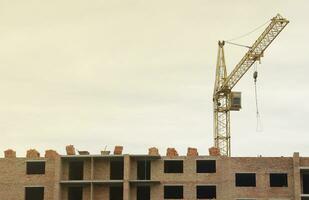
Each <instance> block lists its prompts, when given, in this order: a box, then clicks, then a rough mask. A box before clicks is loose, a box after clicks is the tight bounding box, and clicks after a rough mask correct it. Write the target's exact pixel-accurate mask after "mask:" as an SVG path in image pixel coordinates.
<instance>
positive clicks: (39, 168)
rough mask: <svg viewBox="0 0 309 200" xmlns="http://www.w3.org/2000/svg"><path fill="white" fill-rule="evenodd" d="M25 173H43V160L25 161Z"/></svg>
mask: <svg viewBox="0 0 309 200" xmlns="http://www.w3.org/2000/svg"><path fill="white" fill-rule="evenodd" d="M26 165H27V167H26V168H27V174H29V175H30V174H45V161H27V163H26Z"/></svg>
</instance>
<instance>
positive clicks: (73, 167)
mask: <svg viewBox="0 0 309 200" xmlns="http://www.w3.org/2000/svg"><path fill="white" fill-rule="evenodd" d="M83 179H84V162H83V161H71V162H70V163H69V180H83Z"/></svg>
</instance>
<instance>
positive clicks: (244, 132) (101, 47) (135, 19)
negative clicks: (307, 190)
mask: <svg viewBox="0 0 309 200" xmlns="http://www.w3.org/2000/svg"><path fill="white" fill-rule="evenodd" d="M308 9H309V2H308V1H306V0H303V1H301V0H297V1H292V0H290V1H288V0H272V1H269V0H259V1H247V0H234V1H230V0H225V1H223V0H216V1H210V0H190V1H187V0H152V1H148V0H147V1H146V0H122V1H120V0H101V1H99V0H91V1H85V0H53V1H42V0H37V1H30V0H28V1H22V0H20V1H17V0H0V92H1V98H0V134H1V140H0V150H1V151H2V150H5V149H7V148H13V149H15V150H16V151H17V154H18V155H19V156H24V155H25V152H26V150H27V149H29V148H36V149H38V150H39V151H40V152H41V153H42V154H44V150H45V149H56V150H57V151H58V152H60V153H65V151H64V147H65V145H67V144H74V145H75V147H76V148H77V149H79V150H89V151H90V152H91V153H94V154H95V153H99V152H100V150H102V149H104V148H105V147H107V149H110V150H113V148H114V145H117V144H119V145H123V146H124V153H147V149H148V147H152V146H156V147H158V148H159V150H160V153H161V154H165V151H166V148H167V147H175V148H176V149H177V150H178V151H179V152H180V153H181V154H184V153H185V152H186V148H187V147H189V146H190V147H197V148H198V149H199V152H200V154H208V148H209V147H211V146H212V145H213V107H212V92H213V86H214V77H215V64H216V56H217V48H218V47H217V41H218V40H219V39H220V40H222V39H230V38H234V37H237V36H239V35H242V34H244V33H247V32H249V31H251V30H252V29H254V28H256V27H258V26H259V25H261V24H264V23H265V22H266V21H267V20H269V19H271V18H272V17H273V16H275V15H276V14H277V13H281V14H282V15H283V16H284V17H286V18H287V19H289V20H290V24H289V25H288V26H287V27H286V29H285V30H284V31H283V32H282V33H281V34H280V35H279V37H278V38H277V39H276V40H275V41H274V42H273V43H272V45H271V46H270V47H269V48H268V49H267V50H266V52H265V56H264V58H263V59H262V64H261V65H259V66H258V69H259V77H258V79H259V80H258V93H259V94H258V95H259V106H260V113H261V121H262V131H260V132H257V131H256V116H255V112H256V111H255V101H254V84H253V78H252V73H253V69H251V70H249V71H248V73H247V74H246V75H245V76H244V77H243V79H242V80H241V81H240V82H239V84H238V85H237V86H236V87H235V90H237V91H242V102H243V109H242V110H241V111H240V112H233V113H232V116H231V121H232V124H231V133H232V154H233V156H257V155H264V156H281V155H283V156H291V155H292V153H293V152H295V151H299V152H300V153H301V155H303V156H309V145H308V144H309V136H308V134H309V131H308V122H309V120H308V114H309V104H308V98H309V90H308V87H309V81H308V73H309V69H308V67H307V66H308V52H309V48H308V35H309V34H308V30H309V29H308V19H309V12H308ZM261 31H263V29H259V30H258V31H257V32H254V33H253V34H251V35H249V36H247V37H244V38H241V39H240V40H237V41H235V42H238V43H241V44H247V45H251V44H252V43H253V42H254V41H255V39H256V38H257V36H258V35H259V34H260V33H261ZM245 51H246V49H243V48H240V47H234V46H229V45H226V48H225V54H226V62H227V67H228V71H229V72H230V71H231V70H232V69H233V68H234V66H235V65H236V64H237V62H238V61H239V60H240V59H241V58H242V56H243V54H244V53H245Z"/></svg>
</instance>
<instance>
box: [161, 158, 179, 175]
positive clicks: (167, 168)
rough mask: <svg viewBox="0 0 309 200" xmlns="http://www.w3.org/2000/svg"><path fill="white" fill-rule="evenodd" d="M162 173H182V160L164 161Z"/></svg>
mask: <svg viewBox="0 0 309 200" xmlns="http://www.w3.org/2000/svg"><path fill="white" fill-rule="evenodd" d="M164 173H183V161H182V160H165V161H164Z"/></svg>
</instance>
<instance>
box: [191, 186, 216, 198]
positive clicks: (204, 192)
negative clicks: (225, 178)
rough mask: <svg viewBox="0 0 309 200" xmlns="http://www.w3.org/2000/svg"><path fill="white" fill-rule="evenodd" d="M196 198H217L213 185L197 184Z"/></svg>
mask: <svg viewBox="0 0 309 200" xmlns="http://www.w3.org/2000/svg"><path fill="white" fill-rule="evenodd" d="M196 198H197V199H215V198H217V193H216V186H215V185H198V186H196Z"/></svg>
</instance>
